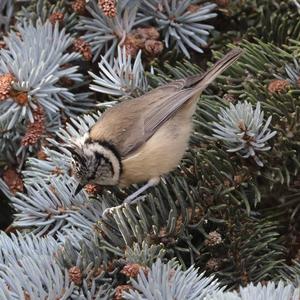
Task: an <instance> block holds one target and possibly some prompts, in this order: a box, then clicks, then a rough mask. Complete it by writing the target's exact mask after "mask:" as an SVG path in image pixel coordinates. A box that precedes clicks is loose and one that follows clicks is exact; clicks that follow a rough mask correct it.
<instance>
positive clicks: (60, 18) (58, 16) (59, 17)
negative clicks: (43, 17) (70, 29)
mask: <svg viewBox="0 0 300 300" xmlns="http://www.w3.org/2000/svg"><path fill="white" fill-rule="evenodd" d="M64 18H65V15H64V14H63V13H62V12H54V13H53V14H52V15H50V16H49V21H50V23H51V24H52V25H55V23H56V22H58V23H59V24H60V25H63V23H64Z"/></svg>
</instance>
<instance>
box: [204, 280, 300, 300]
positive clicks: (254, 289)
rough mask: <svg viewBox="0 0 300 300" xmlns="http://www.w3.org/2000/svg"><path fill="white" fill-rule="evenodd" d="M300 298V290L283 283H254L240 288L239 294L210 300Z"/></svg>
mask: <svg viewBox="0 0 300 300" xmlns="http://www.w3.org/2000/svg"><path fill="white" fill-rule="evenodd" d="M299 296H300V289H299V288H295V287H294V286H293V285H291V284H285V283H284V282H283V281H279V283H277V284H276V283H274V282H268V283H267V284H266V285H262V284H261V283H258V284H257V285H256V286H255V285H254V284H253V283H250V284H248V285H247V286H246V287H240V290H239V292H225V293H223V292H221V293H217V295H215V296H212V297H208V298H207V299H208V300H251V299H257V300H269V299H272V300H281V299H291V300H297V299H299Z"/></svg>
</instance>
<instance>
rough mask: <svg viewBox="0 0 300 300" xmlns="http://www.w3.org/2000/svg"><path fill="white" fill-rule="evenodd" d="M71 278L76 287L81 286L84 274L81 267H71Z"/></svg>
mask: <svg viewBox="0 0 300 300" xmlns="http://www.w3.org/2000/svg"><path fill="white" fill-rule="evenodd" d="M69 276H70V279H71V281H72V282H74V283H75V284H76V285H81V282H82V273H81V271H80V269H79V267H76V266H74V267H71V268H70V269H69Z"/></svg>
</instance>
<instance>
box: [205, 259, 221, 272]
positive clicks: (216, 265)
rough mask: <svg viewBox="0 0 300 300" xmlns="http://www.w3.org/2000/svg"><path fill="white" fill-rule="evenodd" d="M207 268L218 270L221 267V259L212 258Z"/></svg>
mask: <svg viewBox="0 0 300 300" xmlns="http://www.w3.org/2000/svg"><path fill="white" fill-rule="evenodd" d="M206 268H207V269H208V270H210V271H218V270H219V268H220V263H219V260H218V259H216V258H211V259H209V260H208V261H207V263H206Z"/></svg>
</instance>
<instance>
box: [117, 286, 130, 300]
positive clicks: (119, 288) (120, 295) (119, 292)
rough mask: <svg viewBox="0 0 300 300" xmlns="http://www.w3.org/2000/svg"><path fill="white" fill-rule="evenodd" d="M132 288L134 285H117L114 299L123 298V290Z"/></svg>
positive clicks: (121, 299) (120, 299) (119, 299)
mask: <svg viewBox="0 0 300 300" xmlns="http://www.w3.org/2000/svg"><path fill="white" fill-rule="evenodd" d="M132 289H133V287H132V286H131V285H129V284H123V285H119V286H117V288H116V291H115V295H114V298H113V300H123V299H124V298H123V292H128V291H130V290H132Z"/></svg>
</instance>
